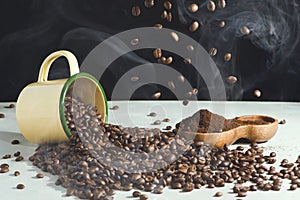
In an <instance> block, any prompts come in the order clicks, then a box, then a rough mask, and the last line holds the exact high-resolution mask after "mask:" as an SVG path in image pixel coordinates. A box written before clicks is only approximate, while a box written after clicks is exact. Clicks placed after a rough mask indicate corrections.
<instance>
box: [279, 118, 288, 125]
mask: <svg viewBox="0 0 300 200" xmlns="http://www.w3.org/2000/svg"><path fill="white" fill-rule="evenodd" d="M278 124H286V120H285V119H283V120H281V121H280V122H279V123H278Z"/></svg>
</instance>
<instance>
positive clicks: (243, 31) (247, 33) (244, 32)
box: [240, 26, 250, 35]
mask: <svg viewBox="0 0 300 200" xmlns="http://www.w3.org/2000/svg"><path fill="white" fill-rule="evenodd" d="M240 31H241V33H242V34H244V35H249V34H250V30H249V28H248V27H247V26H243V27H242V28H241V29H240Z"/></svg>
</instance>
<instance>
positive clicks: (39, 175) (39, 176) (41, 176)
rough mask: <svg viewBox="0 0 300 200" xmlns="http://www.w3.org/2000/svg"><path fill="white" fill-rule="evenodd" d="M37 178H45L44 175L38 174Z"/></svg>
mask: <svg viewBox="0 0 300 200" xmlns="http://www.w3.org/2000/svg"><path fill="white" fill-rule="evenodd" d="M35 177H36V178H44V174H41V173H38V174H36V176H35Z"/></svg>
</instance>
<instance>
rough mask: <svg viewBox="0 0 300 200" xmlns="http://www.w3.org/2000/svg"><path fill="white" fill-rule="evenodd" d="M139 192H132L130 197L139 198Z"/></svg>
mask: <svg viewBox="0 0 300 200" xmlns="http://www.w3.org/2000/svg"><path fill="white" fill-rule="evenodd" d="M141 194H142V193H141V192H139V191H134V192H133V193H132V196H133V197H139V196H141Z"/></svg>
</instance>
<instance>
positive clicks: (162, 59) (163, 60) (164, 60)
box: [157, 56, 167, 64]
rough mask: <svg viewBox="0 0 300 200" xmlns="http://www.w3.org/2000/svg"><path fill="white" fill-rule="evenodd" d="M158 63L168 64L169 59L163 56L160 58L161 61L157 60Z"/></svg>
mask: <svg viewBox="0 0 300 200" xmlns="http://www.w3.org/2000/svg"><path fill="white" fill-rule="evenodd" d="M157 62H158V63H162V64H166V62H167V58H166V57H164V56H162V57H161V58H159V59H158V60H157Z"/></svg>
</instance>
